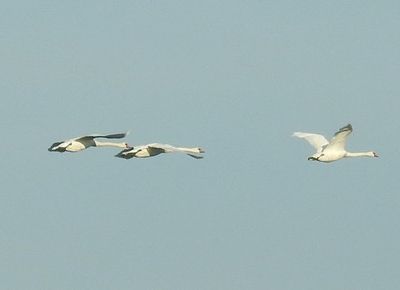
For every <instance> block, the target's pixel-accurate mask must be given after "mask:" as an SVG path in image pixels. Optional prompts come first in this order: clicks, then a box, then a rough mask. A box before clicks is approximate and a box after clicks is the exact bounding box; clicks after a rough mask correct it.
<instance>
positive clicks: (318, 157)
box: [293, 124, 378, 162]
mask: <svg viewBox="0 0 400 290" xmlns="http://www.w3.org/2000/svg"><path fill="white" fill-rule="evenodd" d="M351 132H353V127H352V126H351V124H348V125H347V126H344V127H343V128H340V129H339V130H338V131H337V132H336V133H335V135H334V136H333V138H332V139H331V141H330V142H328V140H326V138H325V137H324V136H322V135H319V134H313V133H303V132H295V133H293V136H294V137H298V138H303V139H305V140H306V141H308V143H310V144H311V146H313V147H314V148H315V149H316V150H317V152H316V153H315V154H314V155H312V156H310V157H308V160H313V161H320V162H333V161H336V160H339V159H342V158H345V157H378V154H376V153H375V152H373V151H368V152H357V153H352V152H347V151H346V150H345V148H344V147H345V145H346V140H347V137H348V136H349V135H350V133H351Z"/></svg>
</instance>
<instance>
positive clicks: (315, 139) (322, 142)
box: [293, 132, 329, 151]
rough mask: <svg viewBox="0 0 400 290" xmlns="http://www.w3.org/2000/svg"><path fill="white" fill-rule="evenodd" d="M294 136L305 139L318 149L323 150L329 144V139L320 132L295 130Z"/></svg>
mask: <svg viewBox="0 0 400 290" xmlns="http://www.w3.org/2000/svg"><path fill="white" fill-rule="evenodd" d="M293 136H294V137H297V138H302V139H305V140H306V141H307V142H308V143H310V144H311V146H313V147H314V148H315V149H316V150H317V151H322V148H323V147H324V146H326V145H328V144H329V142H328V140H326V138H325V137H324V136H322V135H320V134H313V133H303V132H294V133H293Z"/></svg>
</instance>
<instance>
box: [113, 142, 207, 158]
mask: <svg viewBox="0 0 400 290" xmlns="http://www.w3.org/2000/svg"><path fill="white" fill-rule="evenodd" d="M173 152H180V153H185V154H187V155H189V156H190V157H193V158H196V159H201V158H203V156H200V155H198V154H200V153H204V150H203V149H201V148H198V147H195V148H186V147H175V146H172V145H169V144H159V143H151V144H147V145H139V146H135V147H130V148H127V149H125V150H122V151H121V152H119V153H118V154H117V155H115V157H120V158H125V159H131V158H133V157H136V158H147V157H152V156H156V155H159V154H161V153H173Z"/></svg>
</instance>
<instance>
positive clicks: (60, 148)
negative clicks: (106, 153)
mask: <svg viewBox="0 0 400 290" xmlns="http://www.w3.org/2000/svg"><path fill="white" fill-rule="evenodd" d="M126 135H127V133H116V134H110V135H101V134H92V135H87V136H81V137H77V138H72V139H69V140H65V141H60V142H56V143H54V144H53V145H51V146H50V147H49V149H48V150H49V151H51V152H56V151H57V152H65V151H67V152H78V151H82V150H84V149H86V148H88V147H117V148H129V145H128V144H127V143H123V142H121V143H116V142H101V141H97V140H96V138H106V139H121V138H124V137H125V136H126Z"/></svg>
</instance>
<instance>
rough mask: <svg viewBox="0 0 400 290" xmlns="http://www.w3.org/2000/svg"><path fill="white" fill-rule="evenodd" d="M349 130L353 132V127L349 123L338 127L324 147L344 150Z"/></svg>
mask: <svg viewBox="0 0 400 290" xmlns="http://www.w3.org/2000/svg"><path fill="white" fill-rule="evenodd" d="M351 132H353V127H352V126H351V125H350V124H348V125H347V126H344V127H342V128H340V129H339V131H337V132H336V133H335V135H334V136H333V138H332V140H331V142H329V145H328V146H327V147H326V149H329V150H331V149H334V150H344V147H345V146H346V140H347V136H349V135H350V133H351Z"/></svg>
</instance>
